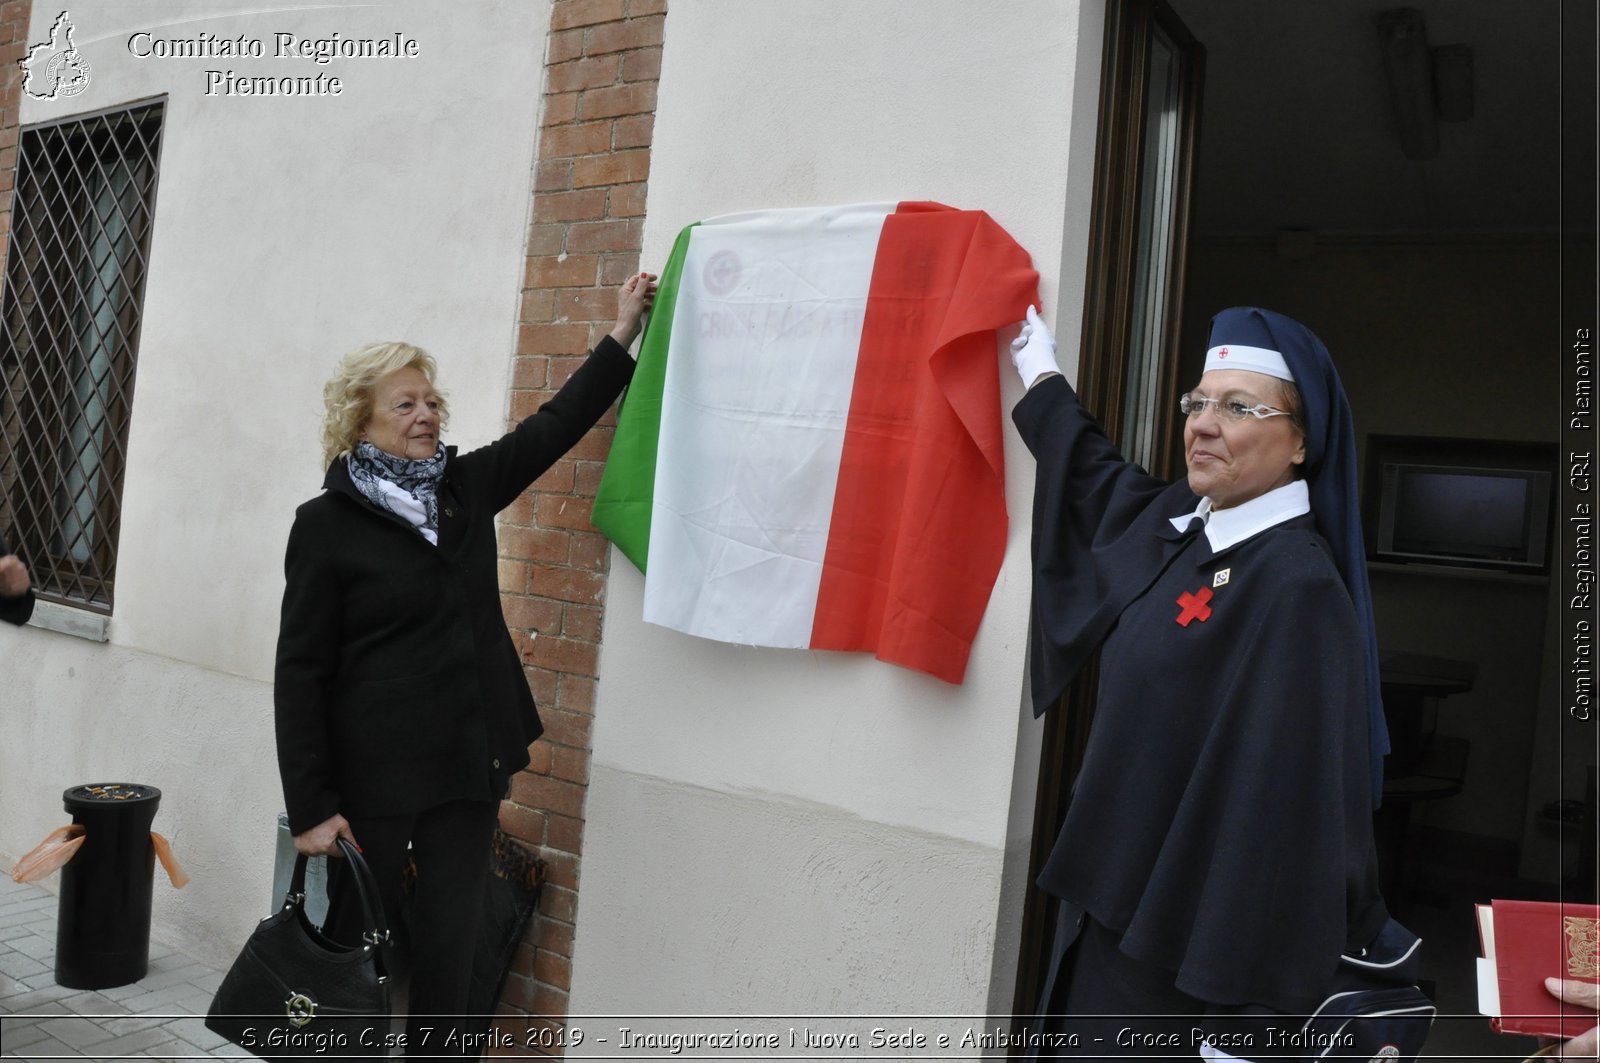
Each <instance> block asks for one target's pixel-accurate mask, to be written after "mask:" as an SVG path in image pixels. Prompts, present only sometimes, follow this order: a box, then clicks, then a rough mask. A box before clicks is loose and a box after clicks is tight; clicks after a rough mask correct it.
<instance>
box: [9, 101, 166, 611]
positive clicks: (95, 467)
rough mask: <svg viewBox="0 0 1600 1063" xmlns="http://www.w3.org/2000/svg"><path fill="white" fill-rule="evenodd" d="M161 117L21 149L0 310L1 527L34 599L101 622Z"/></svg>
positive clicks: (108, 116)
mask: <svg viewBox="0 0 1600 1063" xmlns="http://www.w3.org/2000/svg"><path fill="white" fill-rule="evenodd" d="M162 111H163V103H161V102H159V101H158V102H155V103H146V104H141V105H137V106H133V107H127V108H122V109H119V110H114V111H108V112H104V113H101V114H96V115H91V116H88V117H81V116H80V117H76V118H73V119H70V120H66V121H61V122H52V123H49V124H45V125H38V126H32V127H29V128H27V129H24V130H22V131H21V134H20V137H19V138H18V144H17V171H16V183H15V192H14V194H13V199H12V202H11V242H10V247H9V250H8V253H7V256H6V265H5V294H4V299H3V301H0V528H5V529H6V530H7V531H6V538H7V539H8V540H9V541H10V543H11V547H12V549H13V550H15V551H16V552H17V553H18V554H20V555H21V556H22V558H23V560H24V561H26V562H27V564H28V566H29V569H30V570H31V573H32V576H33V582H34V585H35V587H34V589H35V593H37V594H38V595H39V596H40V597H41V598H44V599H47V600H54V601H60V602H68V603H71V604H73V605H80V606H85V607H88V608H90V609H93V610H95V611H97V612H102V613H109V612H110V611H111V604H112V583H113V579H114V577H115V574H116V564H117V534H118V530H119V525H120V519H121V512H122V472H123V465H124V457H125V453H126V450H127V443H128V425H129V420H130V416H131V413H132V403H133V379H134V367H135V364H136V362H137V357H138V347H139V320H140V312H141V309H142V305H143V299H144V283H145V275H146V273H147V269H148V262H149V249H150V229H151V214H152V211H153V209H154V206H155V191H156V172H157V169H158V166H157V163H158V158H159V154H160V143H161V119H162Z"/></svg>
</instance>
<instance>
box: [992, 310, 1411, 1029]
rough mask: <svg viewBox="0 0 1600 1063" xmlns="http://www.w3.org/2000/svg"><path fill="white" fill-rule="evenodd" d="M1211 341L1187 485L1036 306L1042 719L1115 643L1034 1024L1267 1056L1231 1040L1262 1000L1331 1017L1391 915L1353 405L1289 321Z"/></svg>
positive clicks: (1062, 852) (1060, 862) (1383, 736)
mask: <svg viewBox="0 0 1600 1063" xmlns="http://www.w3.org/2000/svg"><path fill="white" fill-rule="evenodd" d="M1208 347H1209V348H1210V349H1209V351H1208V352H1207V355H1206V363H1205V372H1204V374H1203V375H1202V376H1201V377H1200V380H1199V383H1198V384H1196V385H1195V387H1194V389H1193V390H1192V391H1190V392H1188V393H1187V394H1185V395H1184V396H1183V397H1182V399H1181V401H1180V404H1179V406H1180V412H1181V414H1182V416H1183V417H1184V433H1183V443H1184V457H1185V460H1186V462H1187V464H1188V477H1187V478H1186V479H1184V480H1180V481H1178V482H1177V483H1170V484H1169V483H1167V482H1165V481H1163V480H1160V479H1157V478H1156V477H1153V476H1151V475H1149V474H1148V473H1146V472H1145V471H1144V470H1143V469H1142V468H1140V467H1139V466H1137V465H1135V464H1133V463H1132V462H1129V461H1127V460H1125V459H1124V458H1123V457H1122V455H1121V454H1119V453H1118V452H1117V448H1116V447H1115V445H1113V444H1112V442H1111V441H1110V440H1109V439H1108V438H1107V437H1106V436H1105V434H1104V433H1103V432H1102V431H1101V429H1100V427H1099V426H1098V425H1097V424H1096V423H1095V422H1094V419H1093V418H1091V417H1090V416H1089V414H1088V413H1086V412H1085V411H1084V409H1083V407H1081V406H1080V405H1079V404H1078V400H1077V397H1076V395H1075V394H1074V393H1073V390H1072V388H1071V386H1070V385H1068V383H1067V381H1066V378H1065V377H1063V376H1062V375H1061V372H1060V370H1059V368H1058V367H1057V365H1056V361H1055V341H1054V339H1053V338H1052V337H1051V335H1050V333H1049V330H1048V329H1047V328H1046V327H1045V326H1044V324H1043V323H1042V322H1041V321H1040V320H1039V317H1038V314H1037V313H1036V312H1035V311H1034V310H1033V309H1032V308H1031V307H1030V308H1029V311H1028V320H1027V323H1026V324H1025V325H1024V327H1023V331H1022V334H1021V335H1020V336H1019V337H1018V339H1017V341H1016V342H1015V343H1013V345H1012V352H1013V353H1012V358H1013V361H1014V362H1015V364H1016V366H1017V370H1018V372H1019V373H1020V374H1021V375H1022V380H1023V384H1024V385H1025V386H1026V387H1027V388H1028V392H1027V394H1026V395H1025V396H1024V397H1023V399H1022V401H1021V402H1020V403H1018V404H1017V407H1016V409H1015V411H1014V412H1013V418H1014V420H1015V421H1016V424H1017V427H1018V429H1019V430H1020V432H1021V434H1022V438H1023V440H1024V442H1025V443H1026V444H1027V446H1028V449H1029V450H1030V451H1032V453H1033V455H1034V458H1035V459H1036V460H1037V462H1038V474H1037V487H1036V489H1035V496H1034V513H1033V609H1032V632H1031V635H1030V647H1029V649H1030V654H1031V661H1030V680H1031V682H1032V687H1033V701H1034V710H1035V712H1036V713H1043V712H1044V711H1045V709H1046V708H1048V707H1049V706H1051V705H1052V704H1054V703H1055V702H1056V701H1057V699H1059V698H1060V696H1061V694H1062V692H1063V691H1064V690H1065V689H1066V687H1067V684H1068V682H1069V681H1070V680H1071V679H1072V677H1073V675H1074V674H1075V673H1076V672H1077V671H1078V669H1079V668H1080V667H1082V665H1083V664H1084V662H1085V661H1086V659H1087V658H1088V657H1089V656H1090V655H1091V654H1092V653H1093V652H1094V651H1095V650H1096V649H1099V650H1100V654H1101V655H1100V676H1101V679H1100V691H1099V703H1098V707H1097V709H1096V711H1095V717H1094V723H1093V727H1092V729H1091V732H1090V736H1089V742H1088V748H1087V751H1086V754H1085V757H1084V762H1083V767H1082V770H1081V772H1080V773H1079V775H1078V779H1077V785H1076V787H1075V789H1074V791H1073V797H1072V803H1071V807H1070V809H1069V810H1068V813H1067V818H1066V822H1065V824H1064V825H1063V826H1062V829H1061V834H1060V837H1059V838H1058V839H1057V842H1056V845H1055V849H1054V850H1053V852H1052V853H1051V856H1050V859H1049V861H1048V862H1047V863H1046V865H1045V868H1044V871H1043V872H1042V873H1041V875H1040V877H1039V884H1040V886H1041V887H1043V888H1044V889H1045V890H1047V891H1049V892H1050V893H1051V894H1053V895H1054V896H1056V897H1057V898H1059V899H1060V905H1059V907H1060V911H1061V916H1060V919H1059V921H1058V925H1057V934H1056V946H1055V953H1054V960H1053V962H1052V964H1051V968H1050V976H1049V979H1048V981H1047V985H1046V989H1045V993H1044V997H1043V1000H1042V1001H1041V1004H1040V1011H1041V1016H1042V1017H1041V1019H1040V1023H1039V1026H1038V1027H1036V1029H1037V1030H1038V1031H1045V1032H1055V1033H1057V1034H1058V1035H1059V1034H1060V1033H1061V1032H1077V1033H1078V1034H1079V1040H1080V1045H1079V1047H1078V1048H1076V1049H1073V1050H1063V1049H1060V1048H1043V1049H1039V1050H1038V1053H1039V1054H1040V1055H1044V1056H1048V1055H1055V1054H1062V1053H1063V1052H1064V1054H1067V1055H1073V1054H1077V1055H1081V1056H1090V1057H1098V1056H1105V1057H1110V1058H1120V1057H1133V1056H1140V1057H1143V1058H1146V1059H1152V1058H1172V1059H1195V1058H1197V1057H1201V1056H1204V1057H1207V1058H1249V1057H1250V1055H1251V1054H1252V1053H1251V1052H1249V1051H1244V1050H1241V1049H1239V1048H1237V1047H1229V1046H1230V1045H1232V1046H1237V1045H1240V1044H1251V1043H1252V1041H1246V1040H1243V1039H1241V1038H1240V1037H1239V1035H1238V1032H1237V1031H1238V1030H1239V1029H1240V1028H1241V1024H1240V1020H1239V1018H1238V1016H1240V1015H1241V1014H1250V1015H1260V1014H1262V1013H1263V1012H1265V1013H1268V1014H1270V1013H1272V1012H1279V1013H1288V1014H1294V1013H1299V1014H1301V1015H1304V1014H1306V1013H1309V1012H1310V1011H1312V1010H1314V1009H1315V1008H1316V1006H1317V1005H1318V1004H1319V1003H1320V1002H1321V1001H1322V1000H1323V999H1324V998H1325V997H1327V996H1328V995H1329V993H1330V992H1331V986H1332V984H1333V981H1334V977H1335V970H1336V968H1337V967H1338V965H1339V961H1340V954H1341V953H1342V952H1350V953H1352V954H1359V953H1360V950H1361V949H1362V948H1363V947H1364V946H1366V945H1368V944H1369V943H1371V942H1373V941H1374V939H1375V938H1376V937H1377V935H1378V934H1379V932H1380V931H1381V930H1384V928H1385V925H1386V924H1387V923H1388V915H1387V912H1386V910H1385V907H1384V903H1383V898H1382V897H1381V896H1380V895H1379V892H1378V868H1377V858H1376V853H1375V849H1374V845H1373V837H1372V811H1373V808H1374V806H1375V804H1376V799H1377V795H1378V793H1379V786H1380V783H1381V770H1382V769H1381V766H1382V760H1383V754H1384V753H1386V752H1387V744H1388V742H1387V733H1386V731H1385V728H1384V724H1383V715H1382V706H1381V703H1380V701H1379V693H1378V669H1377V647H1376V642H1375V639H1374V635H1373V623H1372V605H1371V596H1370V592H1369V590H1368V587H1367V571H1366V563H1365V559H1364V556H1363V553H1362V540H1361V534H1360V527H1359V515H1358V510H1357V505H1356V478H1355V436H1354V432H1353V429H1352V422H1351V415H1350V409H1349V405H1348V403H1347V401H1346V399H1345V395H1344V389H1343V388H1342V387H1341V386H1340V384H1339V378H1338V375H1337V374H1336V373H1335V372H1334V368H1333V363H1332V361H1331V360H1330V359H1329V357H1328V352H1327V350H1326V349H1325V348H1324V347H1323V345H1322V343H1321V341H1319V340H1318V339H1317V338H1316V336H1314V335H1312V334H1311V332H1310V331H1309V330H1307V329H1306V328H1305V327H1304V326H1302V325H1300V324H1298V323H1296V322H1294V321H1291V320H1290V319H1288V318H1286V317H1283V316H1282V315H1280V314H1275V313H1272V312H1271V311H1267V310H1258V309H1254V308H1236V309H1231V310H1225V311H1223V312H1222V313H1220V314H1218V315H1217V316H1216V317H1215V318H1214V319H1213V320H1212V323H1211V336H1210V340H1209V343H1208ZM1389 925H1391V926H1393V924H1389ZM1395 929H1396V930H1399V929H1400V928H1398V927H1397V926H1396V927H1395ZM1402 932H1403V931H1402ZM1413 941H1414V939H1413ZM1096 1016H1105V1017H1104V1018H1096ZM1146 1016H1171V1017H1172V1018H1168V1019H1164V1020H1163V1019H1147V1018H1144V1017H1146ZM1295 1025H1297V1023H1294V1024H1291V1023H1288V1022H1283V1023H1280V1024H1279V1026H1280V1027H1281V1028H1293V1026H1295ZM1199 1028H1203V1029H1206V1030H1208V1031H1217V1037H1216V1039H1215V1041H1214V1042H1213V1043H1212V1044H1210V1045H1207V1044H1204V1043H1201V1044H1196V1043H1195V1041H1196V1039H1195V1037H1194V1034H1193V1031H1195V1030H1196V1029H1199ZM1242 1028H1243V1029H1246V1030H1249V1029H1251V1027H1250V1026H1249V1024H1248V1023H1245V1024H1244V1025H1243V1027H1242ZM1257 1033H1258V1034H1259V1036H1256V1037H1254V1038H1253V1047H1254V1049H1255V1050H1257V1051H1259V1050H1261V1049H1262V1048H1263V1047H1264V1045H1265V1039H1266V1035H1265V1034H1264V1033H1263V1032H1262V1031H1260V1030H1257ZM1095 1038H1100V1040H1099V1041H1098V1042H1097V1041H1096V1040H1095ZM1230 1038H1232V1040H1231V1041H1230ZM1287 1047H1288V1046H1285V1047H1283V1048H1278V1049H1276V1050H1272V1051H1271V1053H1270V1054H1273V1055H1279V1054H1281V1053H1282V1052H1284V1051H1285V1050H1286V1048H1287ZM1218 1048H1221V1051H1218V1050H1217V1049H1218Z"/></svg>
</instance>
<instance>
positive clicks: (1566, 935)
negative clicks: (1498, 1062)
mask: <svg viewBox="0 0 1600 1063" xmlns="http://www.w3.org/2000/svg"><path fill="white" fill-rule="evenodd" d="M1478 932H1479V936H1480V939H1481V941H1482V944H1483V959H1481V960H1479V961H1478V962H1479V968H1480V969H1479V980H1478V992H1479V1010H1480V1011H1482V1012H1483V1013H1484V1014H1485V1015H1489V1016H1491V1019H1490V1021H1491V1023H1492V1024H1493V1026H1494V1028H1495V1029H1496V1030H1498V1031H1500V1032H1501V1033H1521V1034H1536V1035H1538V1036H1541V1037H1547V1038H1557V1039H1560V1040H1569V1039H1573V1040H1575V1043H1574V1044H1572V1045H1569V1046H1568V1047H1567V1049H1566V1050H1565V1054H1566V1055H1567V1057H1568V1058H1584V1057H1582V1056H1580V1055H1578V1054H1577V1053H1578V1052H1580V1051H1582V1045H1583V1043H1584V1042H1585V1040H1587V1041H1588V1042H1590V1047H1589V1048H1588V1052H1589V1055H1588V1057H1587V1058H1590V1059H1593V1058H1594V1048H1593V1044H1592V1042H1593V1041H1594V1040H1595V1039H1596V1038H1597V1037H1600V1034H1596V1033H1595V1032H1594V1031H1595V1026H1596V1023H1597V1022H1600V1014H1597V1012H1596V1011H1595V1005H1596V1002H1597V1001H1600V984H1596V983H1600V906H1596V905H1592V904H1558V903H1554V902H1549V901H1510V900H1497V901H1493V902H1491V903H1490V904H1480V905H1478Z"/></svg>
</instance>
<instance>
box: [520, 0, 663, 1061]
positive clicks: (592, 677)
mask: <svg viewBox="0 0 1600 1063" xmlns="http://www.w3.org/2000/svg"><path fill="white" fill-rule="evenodd" d="M665 21H666V0H555V3H554V5H553V9H552V11H551V16H550V36H549V41H548V53H547V55H546V59H545V95H544V108H543V111H544V119H543V122H544V128H543V130H542V131H541V134H540V138H539V158H538V163H537V170H536V173H535V177H534V195H533V214H532V224H531V226H530V228H529V230H528V259H527V271H526V274H525V278H524V281H523V291H522V312H521V326H520V329H519V333H518V338H517V353H516V361H515V368H514V372H513V377H512V385H511V386H512V392H511V414H510V416H511V419H512V421H513V422H515V421H516V420H519V419H521V418H523V417H525V416H527V415H528V414H530V413H532V412H533V411H534V410H535V409H537V408H538V406H539V405H540V403H542V402H544V401H546V400H547V399H548V398H549V397H550V396H551V395H553V394H554V393H555V390H556V389H557V388H559V387H560V386H561V385H562V384H563V383H564V382H565V381H566V380H567V378H568V377H569V376H571V375H572V373H573V371H574V370H575V369H576V368H577V367H578V366H579V365H580V364H581V363H582V361H583V357H584V352H585V351H587V350H588V349H589V348H591V347H593V345H594V344H595V343H596V342H598V341H599V340H600V338H601V337H602V336H604V335H605V334H606V333H607V332H609V331H610V329H611V325H612V324H613V322H614V321H615V319H616V296H615V289H616V286H617V285H618V284H620V283H621V282H622V281H623V280H625V279H626V278H627V277H628V275H629V274H631V273H633V272H634V271H635V270H637V269H638V268H639V241H640V233H641V230H642V228H643V216H644V203H645V178H646V177H647V176H648V174H649V169H650V136H651V129H652V126H653V125H654V120H655V104H656V80H657V77H658V74H659V71H660V69H661V40H662V26H663V24H664V22H665ZM660 265H661V264H660V263H656V264H655V267H656V269H658V270H659V267H660ZM615 423H616V421H615V415H614V413H613V414H608V415H607V416H606V418H605V419H604V420H603V421H602V422H601V424H600V426H599V427H598V428H596V429H595V430H594V431H593V432H591V433H590V434H589V435H588V436H587V437H586V438H585V439H584V440H583V441H582V442H581V443H579V444H578V446H577V447H576V448H574V449H573V451H572V452H571V453H570V454H569V455H568V456H567V457H566V458H564V459H562V460H561V461H560V462H558V463H557V464H556V465H555V466H554V467H553V468H552V469H551V470H550V471H549V472H548V473H546V474H545V475H544V476H543V477H541V478H540V479H539V481H538V482H537V483H535V484H534V485H533V489H532V490H531V491H530V492H528V493H527V494H525V495H523V497H522V498H521V499H519V500H518V501H517V503H516V504H515V505H514V506H512V507H511V508H510V509H508V510H507V511H506V512H505V513H504V514H503V516H502V518H501V525H500V587H501V591H502V602H503V605H504V607H505V613H506V619H507V622H508V623H509V625H510V627H511V629H512V634H513V637H514V638H516V639H517V643H518V648H519V649H520V650H521V652H522V659H523V662H524V664H525V665H526V672H527V675H528V682H529V684H530V686H531V688H532V690H533V695H534V698H535V699H536V700H537V701H538V703H539V711H540V714H541V715H542V716H543V718H544V723H545V735H544V738H543V739H542V740H541V741H539V742H537V743H535V745H534V747H533V750H532V754H533V763H532V764H531V765H530V766H529V768H528V770H527V771H525V772H522V773H520V774H519V775H518V776H517V777H516V778H515V779H513V780H512V787H511V799H510V800H509V801H508V802H506V803H505V804H504V805H503V806H502V808H501V816H500V819H501V824H502V826H504V827H505V828H506V829H507V830H508V831H509V832H511V833H512V834H515V835H516V836H517V837H519V838H522V839H525V840H526V841H529V842H531V843H534V844H535V845H537V846H539V847H540V849H541V851H542V853H543V855H544V858H545V861H546V863H547V865H548V878H547V882H546V885H545V891H544V897H543V900H542V902H541V904H540V906H539V912H538V913H537V914H536V915H535V916H534V919H533V925H532V928H531V930H530V932H529V934H528V937H527V938H526V940H524V941H523V943H522V944H521V945H520V946H519V948H518V952H517V958H516V961H515V964H514V966H513V969H512V973H511V976H510V978H509V979H508V981H507V985H506V988H505V991H504V993H503V994H502V997H501V1005H500V1014H501V1015H502V1016H504V1018H502V1020H501V1022H502V1024H503V1025H504V1026H505V1028H506V1029H507V1030H509V1031H512V1032H514V1033H520V1032H521V1031H522V1030H524V1029H525V1028H526V1027H527V1025H528V1019H527V1018H524V1016H527V1017H530V1018H541V1019H546V1020H554V1021H558V1022H559V1021H561V1020H564V1019H565V1017H566V1015H567V992H568V990H569V988H570V987H571V975H572V960H571V957H572V941H573V930H574V920H575V917H576V914H577V901H578V880H579V865H580V860H581V856H582V853H583V814H584V798H585V796H586V790H587V786H588V781H589V750H590V740H589V736H590V724H591V722H592V719H593V715H592V714H593V712H594V691H595V682H596V676H597V661H598V656H599V643H600V621H601V610H602V609H603V607H604V603H605V586H606V568H607V559H608V544H607V541H606V539H605V538H604V537H603V536H601V535H600V534H599V533H598V532H596V531H595V530H594V528H593V527H592V526H591V525H590V523H589V514H590V508H591V506H592V504H593V499H594V493H595V489H596V487H597V486H598V485H599V482H600V474H601V471H602V469H603V467H604V461H605V457H606V454H607V452H608V451H609V449H610V447H611V436H612V432H613V426H614V425H615ZM551 1052H552V1054H559V1049H554V1048H553V1049H551Z"/></svg>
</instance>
